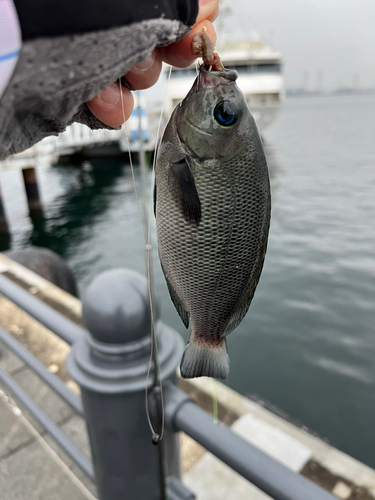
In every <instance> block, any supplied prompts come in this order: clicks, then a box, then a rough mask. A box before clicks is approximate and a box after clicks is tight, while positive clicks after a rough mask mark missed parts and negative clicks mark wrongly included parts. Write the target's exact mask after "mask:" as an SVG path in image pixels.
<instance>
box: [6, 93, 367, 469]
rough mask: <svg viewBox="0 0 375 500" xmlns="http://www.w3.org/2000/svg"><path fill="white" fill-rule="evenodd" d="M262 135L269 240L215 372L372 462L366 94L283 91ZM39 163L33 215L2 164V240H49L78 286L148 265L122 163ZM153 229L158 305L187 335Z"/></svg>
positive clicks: (14, 243)
mask: <svg viewBox="0 0 375 500" xmlns="http://www.w3.org/2000/svg"><path fill="white" fill-rule="evenodd" d="M265 146H266V154H267V158H268V162H269V168H270V177H271V186H272V205H273V206H272V221H271V232H270V239H269V249H268V253H267V257H266V262H265V267H264V271H263V274H262V277H261V280H260V283H259V286H258V289H257V292H256V294H255V298H254V300H253V303H252V305H251V307H250V311H249V313H248V314H247V316H246V318H245V319H244V321H243V322H242V323H241V324H240V326H239V327H238V328H237V329H236V330H235V331H234V332H233V333H232V334H231V335H230V336H229V337H228V349H229V354H230V360H231V371H230V375H229V376H228V378H227V380H226V381H225V383H226V384H228V385H229V386H230V387H232V388H233V389H235V390H237V391H239V392H240V393H242V394H256V395H258V396H259V397H260V398H263V399H265V400H268V401H269V402H271V403H272V404H273V405H275V406H276V407H278V408H280V409H281V410H283V411H285V412H286V413H287V414H289V415H290V417H292V418H293V419H296V420H299V421H300V422H301V423H302V424H304V425H306V426H307V427H309V428H310V429H312V430H314V431H316V432H317V433H319V435H321V436H322V437H325V438H328V440H329V441H330V442H331V444H333V445H334V446H336V447H338V448H339V449H341V450H343V451H345V452H347V453H349V454H350V455H352V456H354V457H356V458H358V459H359V460H361V461H363V462H365V463H367V464H369V465H370V466H372V467H375V95H358V96H356V95H351V96H330V97H324V96H322V97H304V98H302V97H301V98H293V99H290V100H288V101H287V103H286V105H285V108H284V109H283V110H282V112H281V114H280V116H279V118H278V120H277V121H276V122H275V124H274V125H273V126H272V128H270V130H269V131H267V133H266V135H265ZM135 174H136V178H137V182H138V183H139V180H140V173H139V168H138V167H136V168H135ZM38 175H39V180H40V189H41V195H42V200H43V205H44V217H41V218H40V219H39V220H36V221H35V222H34V224H32V223H31V221H30V219H29V217H28V213H27V204H26V199H25V196H24V193H23V190H22V175H21V173H20V172H6V173H3V174H2V175H1V184H2V190H3V193H4V200H5V208H6V212H7V214H8V220H9V222H10V227H11V232H12V235H11V238H10V240H9V241H8V240H7V239H3V240H2V241H1V250H5V249H6V248H10V247H11V248H22V247H25V246H28V245H31V244H32V245H38V246H44V247H48V248H51V249H52V250H54V251H56V252H57V253H59V254H60V255H61V256H62V257H63V258H64V259H66V261H67V262H68V264H69V265H70V266H71V268H72V270H73V272H74V274H75V276H76V278H77V279H78V281H79V287H80V291H81V293H84V289H85V287H86V286H87V284H88V283H89V282H90V281H91V280H92V279H93V277H94V276H95V275H97V274H98V273H99V272H101V271H104V270H106V269H110V268H114V267H128V268H131V269H135V270H138V271H140V272H142V273H145V262H144V254H143V250H142V249H143V236H142V224H141V222H140V217H139V212H138V206H137V199H136V196H135V194H134V189H133V183H132V176H131V171H130V168H129V165H127V164H125V163H122V162H119V161H114V160H90V161H87V162H84V163H83V164H82V165H80V166H73V165H68V166H55V167H51V168H45V169H40V170H39V171H38ZM153 241H154V245H153V248H154V255H153V260H154V263H153V264H154V265H153V269H154V273H155V278H154V285H155V290H156V296H157V298H158V300H159V302H160V304H161V318H162V320H163V321H164V322H165V323H168V324H169V325H171V326H172V327H174V328H176V329H177V330H179V331H180V332H181V333H182V335H183V336H184V338H185V339H187V338H188V333H187V331H186V330H185V327H184V326H183V324H182V322H181V320H180V319H179V317H178V315H177V313H176V312H175V309H174V307H173V304H172V303H171V301H170V299H169V296H168V292H167V288H166V285H165V282H164V277H163V275H162V272H161V269H160V265H159V262H158V259H157V250H156V244H155V236H154V237H153ZM124 300H126V297H124Z"/></svg>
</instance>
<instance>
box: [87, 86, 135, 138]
mask: <svg viewBox="0 0 375 500" xmlns="http://www.w3.org/2000/svg"><path fill="white" fill-rule="evenodd" d="M120 92H121V93H122V99H121V93H120ZM87 107H88V108H89V110H90V111H91V113H92V114H93V115H94V116H96V118H97V119H98V120H100V121H101V122H103V123H104V124H105V125H108V126H109V127H112V128H117V127H119V126H120V125H122V124H123V123H124V116H125V121H126V120H127V119H128V118H129V116H130V115H131V113H132V111H133V107H134V99H133V96H132V93H131V92H130V90H129V89H127V88H125V87H123V86H122V85H119V83H118V82H116V83H112V85H109V86H108V87H107V88H106V89H105V90H104V91H103V92H102V93H101V94H99V95H97V96H96V97H94V99H92V100H91V101H89V102H88V103H87Z"/></svg>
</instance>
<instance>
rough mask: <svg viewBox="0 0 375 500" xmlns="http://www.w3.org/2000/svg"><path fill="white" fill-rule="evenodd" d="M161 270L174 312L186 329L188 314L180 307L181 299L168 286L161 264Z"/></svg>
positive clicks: (170, 286)
mask: <svg viewBox="0 0 375 500" xmlns="http://www.w3.org/2000/svg"><path fill="white" fill-rule="evenodd" d="M160 264H161V263H160ZM161 268H162V270H163V273H164V276H165V281H166V282H167V286H168V291H169V295H170V296H171V299H172V302H173V304H174V306H175V308H176V311H177V312H178V314H179V315H180V318H181V319H182V322H183V324H184V325H185V327H186V328H188V326H189V313H188V312H187V311H186V309H185V308H184V306H183V305H182V302H181V299H180V297H179V296H178V295H177V292H176V290H175V289H174V288H173V286H172V285H171V284H170V282H169V279H168V277H167V275H166V272H165V271H164V267H163V264H161Z"/></svg>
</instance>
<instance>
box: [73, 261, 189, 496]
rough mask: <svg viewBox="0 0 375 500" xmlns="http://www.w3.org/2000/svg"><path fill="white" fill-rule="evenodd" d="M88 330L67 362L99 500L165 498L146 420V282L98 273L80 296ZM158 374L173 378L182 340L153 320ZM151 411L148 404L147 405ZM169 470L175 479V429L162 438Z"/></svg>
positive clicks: (137, 277) (122, 274)
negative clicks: (81, 412) (78, 395)
mask: <svg viewBox="0 0 375 500" xmlns="http://www.w3.org/2000/svg"><path fill="white" fill-rule="evenodd" d="M83 319H84V322H85V324H86V326H87V328H88V330H89V332H90V335H85V336H84V337H82V338H81V339H80V340H79V341H78V342H77V343H76V344H74V346H73V348H72V351H71V354H70V356H69V358H68V361H67V368H68V371H69V373H70V375H71V376H72V378H73V379H74V380H75V381H76V382H77V383H78V384H79V385H80V387H81V395H82V402H83V407H84V414H85V418H86V422H87V428H88V433H89V439H90V445H91V451H92V457H93V462H94V470H95V477H96V481H97V487H98V492H99V498H100V500H124V499H125V498H126V499H127V500H164V499H162V498H161V493H160V484H159V463H158V453H157V449H156V447H155V446H153V444H152V439H151V438H152V435H151V431H150V429H149V426H148V422H147V415H146V407H145V388H146V385H147V386H148V387H151V385H152V381H153V376H152V374H151V376H150V377H149V379H148V380H147V371H148V366H149V359H150V329H151V321H150V305H149V299H148V287H147V280H146V279H145V278H143V277H142V276H140V275H138V274H137V273H134V272H132V271H127V270H121V269H115V270H112V271H107V272H105V273H103V274H101V275H99V276H98V277H97V278H96V279H95V280H94V281H93V283H92V284H91V285H90V286H89V287H88V289H87V292H86V296H85V297H84V300H83ZM157 334H158V338H159V358H160V376H161V380H162V381H167V380H169V381H173V380H174V379H175V371H176V367H177V365H178V363H179V361H180V359H181V355H182V351H183V342H182V339H181V337H180V336H179V335H178V334H177V333H176V332H175V331H173V330H171V329H170V328H168V327H166V326H165V325H163V324H161V323H158V325H157ZM150 407H151V408H152V404H150ZM164 440H165V442H164V445H165V451H166V461H167V467H168V472H169V474H170V475H175V476H179V474H180V456H179V441H178V434H176V433H174V432H173V431H171V430H169V431H166V433H165V436H164Z"/></svg>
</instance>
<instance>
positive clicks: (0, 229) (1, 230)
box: [0, 186, 9, 235]
mask: <svg viewBox="0 0 375 500" xmlns="http://www.w3.org/2000/svg"><path fill="white" fill-rule="evenodd" d="M8 233H9V226H8V222H7V220H6V216H5V210H4V204H3V195H2V192H1V186H0V235H1V234H8Z"/></svg>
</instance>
